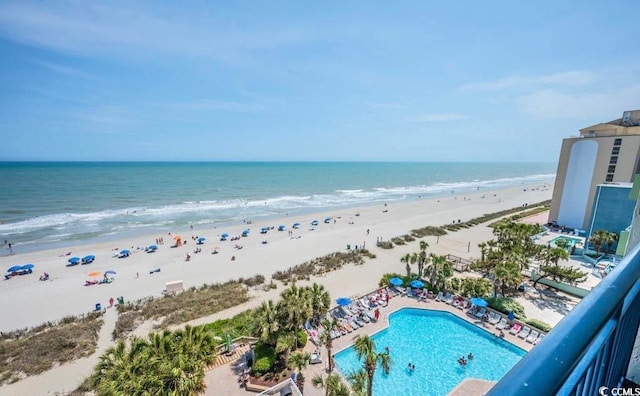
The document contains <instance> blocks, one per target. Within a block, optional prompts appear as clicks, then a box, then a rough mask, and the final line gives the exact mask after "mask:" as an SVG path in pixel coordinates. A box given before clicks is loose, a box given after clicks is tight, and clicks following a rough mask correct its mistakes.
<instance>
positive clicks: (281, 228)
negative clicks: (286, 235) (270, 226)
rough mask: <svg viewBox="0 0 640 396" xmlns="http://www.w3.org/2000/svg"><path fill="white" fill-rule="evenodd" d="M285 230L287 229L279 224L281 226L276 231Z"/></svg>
mask: <svg viewBox="0 0 640 396" xmlns="http://www.w3.org/2000/svg"><path fill="white" fill-rule="evenodd" d="M285 228H287V227H285V226H284V225H282V224H281V225H279V226H278V231H284V229H285Z"/></svg>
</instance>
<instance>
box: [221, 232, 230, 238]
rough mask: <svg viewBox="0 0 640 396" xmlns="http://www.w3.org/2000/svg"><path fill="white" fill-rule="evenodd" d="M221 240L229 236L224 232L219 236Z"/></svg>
mask: <svg viewBox="0 0 640 396" xmlns="http://www.w3.org/2000/svg"><path fill="white" fill-rule="evenodd" d="M220 236H221V237H222V238H229V234H227V233H226V232H225V233H224V234H222V235H220Z"/></svg>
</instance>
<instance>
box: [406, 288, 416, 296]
mask: <svg viewBox="0 0 640 396" xmlns="http://www.w3.org/2000/svg"><path fill="white" fill-rule="evenodd" d="M407 297H415V294H413V289H412V288H410V287H407Z"/></svg>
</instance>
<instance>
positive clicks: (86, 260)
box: [69, 254, 96, 263]
mask: <svg viewBox="0 0 640 396" xmlns="http://www.w3.org/2000/svg"><path fill="white" fill-rule="evenodd" d="M95 259H96V256H94V255H93V254H90V255H88V256H84V257H83V258H82V261H84V262H85V263H90V262H92V261H93V260H95ZM69 260H71V259H69Z"/></svg>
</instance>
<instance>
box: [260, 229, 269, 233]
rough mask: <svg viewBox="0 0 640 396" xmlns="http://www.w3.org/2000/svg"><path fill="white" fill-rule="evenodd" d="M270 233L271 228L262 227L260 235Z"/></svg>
mask: <svg viewBox="0 0 640 396" xmlns="http://www.w3.org/2000/svg"><path fill="white" fill-rule="evenodd" d="M268 231H269V227H262V228H261V229H260V233H261V234H266V233H267V232H268Z"/></svg>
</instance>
